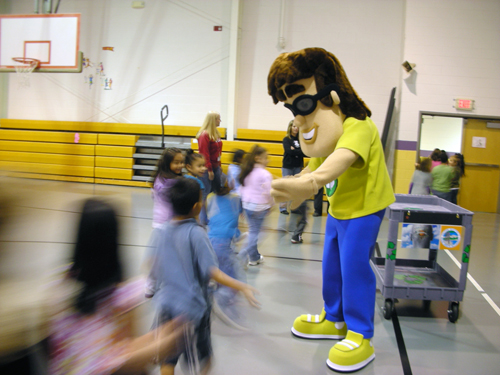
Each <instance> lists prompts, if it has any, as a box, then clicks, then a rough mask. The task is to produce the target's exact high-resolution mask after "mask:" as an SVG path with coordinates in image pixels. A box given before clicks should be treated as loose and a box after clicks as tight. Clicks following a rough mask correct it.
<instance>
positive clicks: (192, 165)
mask: <svg viewBox="0 0 500 375" xmlns="http://www.w3.org/2000/svg"><path fill="white" fill-rule="evenodd" d="M185 165H186V169H187V171H188V173H186V174H185V175H184V177H187V178H192V179H194V180H196V181H198V183H199V184H200V187H201V192H202V195H203V197H202V202H203V207H202V208H201V212H200V217H199V220H200V223H201V225H203V226H205V225H207V222H208V220H207V211H206V207H205V206H206V201H207V196H206V195H205V194H206V192H205V185H204V184H203V181H202V180H201V178H202V177H203V174H204V173H205V172H206V170H207V167H206V166H205V157H204V156H203V155H202V154H199V153H198V154H197V153H195V152H194V151H193V150H192V149H189V150H187V151H186V160H185Z"/></svg>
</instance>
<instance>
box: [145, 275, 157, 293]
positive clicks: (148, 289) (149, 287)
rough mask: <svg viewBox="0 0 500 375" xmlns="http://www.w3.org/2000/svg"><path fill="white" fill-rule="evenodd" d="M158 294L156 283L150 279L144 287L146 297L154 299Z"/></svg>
mask: <svg viewBox="0 0 500 375" xmlns="http://www.w3.org/2000/svg"><path fill="white" fill-rule="evenodd" d="M155 292H156V282H154V281H153V280H152V279H150V278H148V279H147V280H146V285H145V287H144V297H146V298H153V297H154V295H155Z"/></svg>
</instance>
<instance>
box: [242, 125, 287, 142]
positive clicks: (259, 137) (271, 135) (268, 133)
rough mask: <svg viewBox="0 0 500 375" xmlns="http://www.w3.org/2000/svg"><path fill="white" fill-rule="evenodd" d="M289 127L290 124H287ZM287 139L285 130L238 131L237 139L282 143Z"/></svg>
mask: <svg viewBox="0 0 500 375" xmlns="http://www.w3.org/2000/svg"><path fill="white" fill-rule="evenodd" d="M287 126H288V124H287ZM285 137H286V128H285V130H259V129H237V130H236V138H237V139H238V140H241V139H248V140H253V141H277V142H282V141H283V138H285Z"/></svg>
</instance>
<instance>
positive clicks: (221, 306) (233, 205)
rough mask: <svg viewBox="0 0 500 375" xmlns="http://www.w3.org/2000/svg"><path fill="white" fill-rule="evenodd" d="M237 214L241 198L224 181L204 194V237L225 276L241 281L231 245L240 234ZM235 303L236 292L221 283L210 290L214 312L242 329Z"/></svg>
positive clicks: (238, 214)
mask: <svg viewBox="0 0 500 375" xmlns="http://www.w3.org/2000/svg"><path fill="white" fill-rule="evenodd" d="M223 180H224V179H223ZM241 213H242V208H241V199H240V197H239V196H238V195H236V194H233V193H230V191H229V187H228V185H227V181H226V182H225V184H224V186H222V187H220V188H219V189H218V191H216V192H214V193H210V194H209V195H208V198H207V214H208V219H209V222H208V237H209V238H210V242H211V243H212V247H213V248H214V250H215V254H216V255H217V260H218V261H219V268H220V270H221V271H222V272H224V273H226V274H227V275H228V276H231V277H232V278H234V279H237V280H240V281H243V280H244V279H243V272H241V271H242V270H240V267H239V262H237V260H236V253H235V251H234V246H233V245H234V241H235V240H237V239H238V238H239V236H240V233H239V230H238V218H239V216H240V214H241ZM237 302H238V301H237V295H236V291H234V290H233V289H231V288H229V287H227V286H224V285H221V286H219V287H218V288H217V290H216V291H215V293H214V312H215V313H216V314H217V316H218V317H219V318H221V320H222V321H224V322H225V323H227V324H229V325H230V326H233V327H235V328H238V329H243V330H244V329H246V328H244V326H243V325H242V324H243V320H244V319H243V316H242V313H241V311H240V309H239V308H238V304H237Z"/></svg>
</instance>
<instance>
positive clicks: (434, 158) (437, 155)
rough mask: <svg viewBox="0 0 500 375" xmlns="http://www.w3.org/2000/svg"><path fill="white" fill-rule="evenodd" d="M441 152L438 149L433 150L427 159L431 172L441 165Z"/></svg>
mask: <svg viewBox="0 0 500 375" xmlns="http://www.w3.org/2000/svg"><path fill="white" fill-rule="evenodd" d="M441 152H442V151H441V150H440V149H439V148H435V149H434V151H432V153H431V154H430V156H429V158H430V159H431V171H432V170H433V169H434V167H437V166H438V165H440V164H441Z"/></svg>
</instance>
